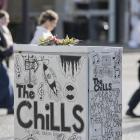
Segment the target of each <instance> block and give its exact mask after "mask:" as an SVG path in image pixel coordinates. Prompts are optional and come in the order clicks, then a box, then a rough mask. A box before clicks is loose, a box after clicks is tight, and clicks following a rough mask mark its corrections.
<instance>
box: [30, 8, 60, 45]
mask: <svg viewBox="0 0 140 140" xmlns="http://www.w3.org/2000/svg"><path fill="white" fill-rule="evenodd" d="M57 22H58V14H57V13H56V12H54V11H53V10H47V11H44V12H42V13H41V14H40V17H39V26H37V28H36V31H35V34H34V36H33V39H32V40H31V44H37V45H39V44H40V40H41V39H43V40H45V39H47V38H48V37H51V36H53V35H52V33H51V31H53V29H54V28H55V27H56V25H57Z"/></svg>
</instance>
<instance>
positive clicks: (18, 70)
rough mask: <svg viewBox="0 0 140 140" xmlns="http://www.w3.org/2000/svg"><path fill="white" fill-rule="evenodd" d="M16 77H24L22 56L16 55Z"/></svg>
mask: <svg viewBox="0 0 140 140" xmlns="http://www.w3.org/2000/svg"><path fill="white" fill-rule="evenodd" d="M14 66H15V75H16V79H20V78H21V76H22V71H23V69H22V61H21V59H20V56H19V55H16V56H15V64H14Z"/></svg>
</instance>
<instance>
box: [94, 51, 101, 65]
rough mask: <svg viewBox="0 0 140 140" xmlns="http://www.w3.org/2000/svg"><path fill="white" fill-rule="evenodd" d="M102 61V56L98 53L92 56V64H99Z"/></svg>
mask: <svg viewBox="0 0 140 140" xmlns="http://www.w3.org/2000/svg"><path fill="white" fill-rule="evenodd" d="M99 63H100V57H99V54H98V53H95V54H94V55H93V56H92V64H99Z"/></svg>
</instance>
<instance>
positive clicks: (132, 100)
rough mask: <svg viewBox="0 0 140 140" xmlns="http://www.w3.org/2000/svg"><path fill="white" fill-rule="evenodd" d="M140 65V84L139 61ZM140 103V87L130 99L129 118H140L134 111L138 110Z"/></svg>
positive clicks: (139, 74) (139, 75) (139, 78)
mask: <svg viewBox="0 0 140 140" xmlns="http://www.w3.org/2000/svg"><path fill="white" fill-rule="evenodd" d="M138 63H139V68H138V80H139V83H140V60H139V61H138ZM139 101H140V86H139V88H138V89H137V90H136V91H135V92H134V94H133V95H132V97H131V98H130V100H129V103H128V106H129V108H128V110H127V112H126V115H127V116H130V117H132V118H140V116H139V115H136V114H135V113H134V109H135V108H136V106H137V105H138V103H139Z"/></svg>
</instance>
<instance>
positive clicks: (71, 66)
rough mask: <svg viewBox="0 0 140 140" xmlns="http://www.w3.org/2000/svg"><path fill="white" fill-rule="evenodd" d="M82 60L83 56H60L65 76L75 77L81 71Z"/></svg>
mask: <svg viewBox="0 0 140 140" xmlns="http://www.w3.org/2000/svg"><path fill="white" fill-rule="evenodd" d="M80 59H81V56H68V55H60V61H61V66H62V70H63V71H64V73H65V75H69V74H70V75H71V76H72V77H74V76H75V74H76V73H77V72H78V71H79V70H80Z"/></svg>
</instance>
